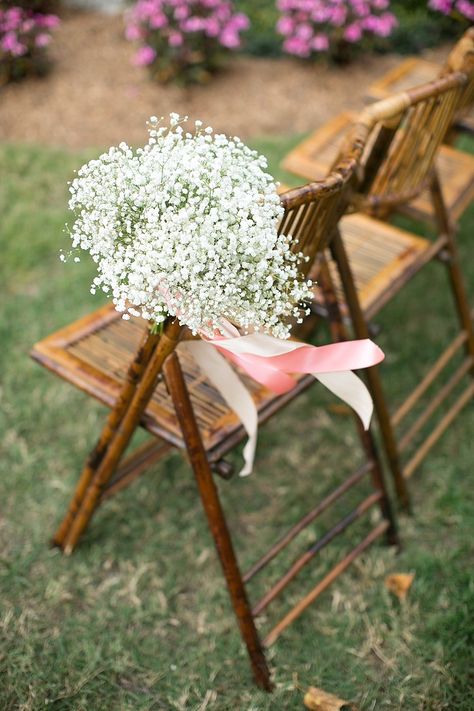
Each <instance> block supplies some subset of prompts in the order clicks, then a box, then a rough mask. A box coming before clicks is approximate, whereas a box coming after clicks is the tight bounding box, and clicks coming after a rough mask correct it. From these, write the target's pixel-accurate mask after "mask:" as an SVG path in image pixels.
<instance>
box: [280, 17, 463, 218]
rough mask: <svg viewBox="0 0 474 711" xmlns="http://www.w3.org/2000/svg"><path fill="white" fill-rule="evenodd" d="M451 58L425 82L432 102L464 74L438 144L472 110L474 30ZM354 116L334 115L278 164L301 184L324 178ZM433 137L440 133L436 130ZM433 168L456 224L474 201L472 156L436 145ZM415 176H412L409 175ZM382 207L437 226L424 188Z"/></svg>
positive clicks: (461, 42)
mask: <svg viewBox="0 0 474 711" xmlns="http://www.w3.org/2000/svg"><path fill="white" fill-rule="evenodd" d="M450 58H451V59H450V61H448V63H447V65H446V67H445V68H444V70H443V72H442V74H443V76H442V77H440V78H438V79H436V80H434V81H433V82H429V83H430V84H432V86H433V91H434V92H435V93H434V94H433V97H432V100H433V101H436V91H437V87H438V86H443V84H442V83H441V84H439V82H440V81H441V82H442V81H443V80H444V79H447V78H448V77H449V76H458V75H459V73H464V74H466V75H467V76H468V78H469V79H468V81H467V82H466V83H465V84H464V87H463V90H462V91H459V92H458V93H457V106H456V108H455V110H454V111H452V112H450V114H449V115H450V121H449V124H448V125H446V124H445V123H443V124H442V126H443V135H442V138H441V141H440V143H442V141H444V139H445V138H446V136H447V135H448V134H449V133H450V131H451V129H452V127H453V125H454V123H455V121H456V118H457V117H459V115H460V114H464V113H465V112H466V111H467V110H469V109H472V106H473V102H474V31H472V30H470V31H468V32H467V33H466V34H465V35H464V37H463V38H462V39H461V40H460V41H459V42H458V44H457V45H456V47H455V49H454V50H453V52H452V53H451V55H450ZM454 68H456V70H454ZM438 73H439V70H438ZM455 81H458V79H455ZM414 91H415V89H414V88H413V87H412V88H411V89H407V90H405V91H403V92H401V94H404V95H407V96H410V95H412V94H413V92H414ZM398 95H399V94H397V96H398ZM356 118H357V114H355V113H352V112H347V111H345V112H342V113H341V114H339V115H337V116H336V117H335V118H333V119H332V120H330V121H329V122H327V123H326V124H324V126H322V127H321V128H319V129H317V130H316V131H314V133H312V134H311V135H310V136H309V138H307V139H306V140H304V141H303V142H302V143H300V144H299V145H298V146H296V147H295V148H294V149H293V150H292V151H290V152H289V153H288V154H287V156H286V157H285V159H284V161H283V164H282V165H283V168H284V169H285V170H287V171H289V172H290V173H294V174H295V175H297V176H298V177H299V178H303V179H305V180H319V179H320V178H321V177H323V176H325V175H327V172H328V170H329V169H330V167H331V166H332V165H333V164H334V163H335V162H337V159H338V156H339V153H340V150H341V145H343V143H344V138H345V136H346V135H347V133H348V131H350V127H351V125H352V124H353V123H354V121H355V120H356ZM426 135H427V134H426ZM437 135H439V134H438V132H437ZM436 167H437V172H438V176H439V180H440V183H441V185H442V188H443V194H444V202H445V205H446V208H447V211H448V213H449V217H450V220H451V221H452V222H456V221H457V220H459V218H460V217H461V216H462V214H463V213H464V211H465V210H466V208H467V207H468V206H469V205H470V204H471V202H472V200H473V199H474V156H473V155H471V154H469V153H466V152H464V151H460V150H457V149H456V148H453V147H452V146H449V145H439V146H437V152H436ZM415 175H416V173H414V175H413V177H415ZM388 208H390V210H388ZM384 209H385V214H387V212H388V213H389V214H390V212H394V211H395V212H401V213H404V214H406V215H408V216H409V217H411V218H413V219H416V220H420V221H422V222H424V223H426V224H427V225H429V226H430V227H432V226H433V225H436V222H437V217H436V214H435V210H434V208H433V202H432V200H431V196H430V192H429V190H427V189H425V190H421V191H418V192H417V193H416V195H415V194H413V195H411V196H409V195H407V196H406V199H405V200H399V199H398V198H397V200H395V201H394V203H393V204H392V205H388V202H387V200H385V202H384ZM377 214H378V216H379V217H381V216H383V213H382V212H381V208H379V209H378V212H377Z"/></svg>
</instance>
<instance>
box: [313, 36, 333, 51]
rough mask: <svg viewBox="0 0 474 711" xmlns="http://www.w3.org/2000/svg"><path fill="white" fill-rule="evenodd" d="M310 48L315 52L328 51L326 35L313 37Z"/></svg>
mask: <svg viewBox="0 0 474 711" xmlns="http://www.w3.org/2000/svg"><path fill="white" fill-rule="evenodd" d="M311 46H312V48H313V49H314V50H316V52H326V51H327V50H328V49H329V37H328V36H327V35H323V34H318V35H314V37H313V41H312V42H311Z"/></svg>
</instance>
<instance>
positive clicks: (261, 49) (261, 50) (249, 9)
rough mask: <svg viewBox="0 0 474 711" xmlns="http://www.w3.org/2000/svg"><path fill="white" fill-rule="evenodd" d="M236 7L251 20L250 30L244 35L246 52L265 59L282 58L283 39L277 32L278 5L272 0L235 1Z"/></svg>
mask: <svg viewBox="0 0 474 711" xmlns="http://www.w3.org/2000/svg"><path fill="white" fill-rule="evenodd" d="M235 6H236V8H237V9H238V10H239V11H240V12H244V13H245V14H246V15H247V16H248V18H249V19H250V28H249V29H248V30H247V31H246V32H245V34H244V35H243V43H244V51H245V52H246V53H247V54H254V55H257V56H264V57H278V56H280V55H281V54H282V50H281V37H279V36H278V35H277V33H276V30H275V25H276V22H277V20H278V16H279V13H278V10H277V9H276V3H275V2H273V1H272V0H235Z"/></svg>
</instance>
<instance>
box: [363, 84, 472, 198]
mask: <svg viewBox="0 0 474 711" xmlns="http://www.w3.org/2000/svg"><path fill="white" fill-rule="evenodd" d="M468 82H469V77H468V75H467V74H465V73H464V72H451V73H450V74H447V75H446V76H444V77H441V78H439V79H436V80H435V81H432V82H429V83H428V84H423V85H422V86H418V87H414V88H413V89H410V90H407V91H404V92H401V93H400V94H396V95H394V96H391V97H389V98H388V99H383V100H381V101H377V102H375V103H374V104H371V105H370V106H369V107H367V108H366V109H365V110H364V111H363V112H362V113H361V114H360V115H359V117H358V119H357V121H356V125H359V126H360V125H362V126H365V127H366V128H367V129H368V130H369V131H370V137H369V139H368V143H369V144H371V145H372V151H371V157H372V159H373V158H374V155H375V154H377V155H378V156H379V158H380V159H379V160H375V161H374V160H373V161H372V164H371V158H370V157H369V158H368V159H367V161H366V165H365V170H366V176H365V180H364V185H363V189H362V191H361V192H363V193H365V194H364V195H363V201H364V202H365V204H366V206H367V207H369V208H371V209H372V210H375V211H376V210H377V209H382V210H383V209H387V208H390V207H394V206H396V205H398V204H403V203H405V202H407V201H409V200H411V199H413V198H414V197H416V196H417V195H418V194H419V193H420V192H421V191H422V190H424V189H425V188H426V187H427V186H428V183H429V180H430V177H431V174H432V171H433V164H434V159H435V157H436V153H437V150H438V148H439V147H440V145H441V143H442V142H443V140H444V138H445V135H446V133H447V131H448V130H449V128H450V126H451V124H452V122H453V118H454V115H455V113H456V111H457V110H458V107H459V103H460V101H461V99H462V97H463V92H464V91H465V89H466V87H467V85H468Z"/></svg>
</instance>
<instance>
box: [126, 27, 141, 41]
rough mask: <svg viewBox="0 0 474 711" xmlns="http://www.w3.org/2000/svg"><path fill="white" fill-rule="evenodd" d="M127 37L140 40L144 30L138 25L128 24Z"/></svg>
mask: <svg viewBox="0 0 474 711" xmlns="http://www.w3.org/2000/svg"><path fill="white" fill-rule="evenodd" d="M125 37H126V38H127V39H128V40H132V41H134V40H139V39H141V38H142V37H143V31H142V30H141V29H140V27H138V25H127V27H126V28H125Z"/></svg>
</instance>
